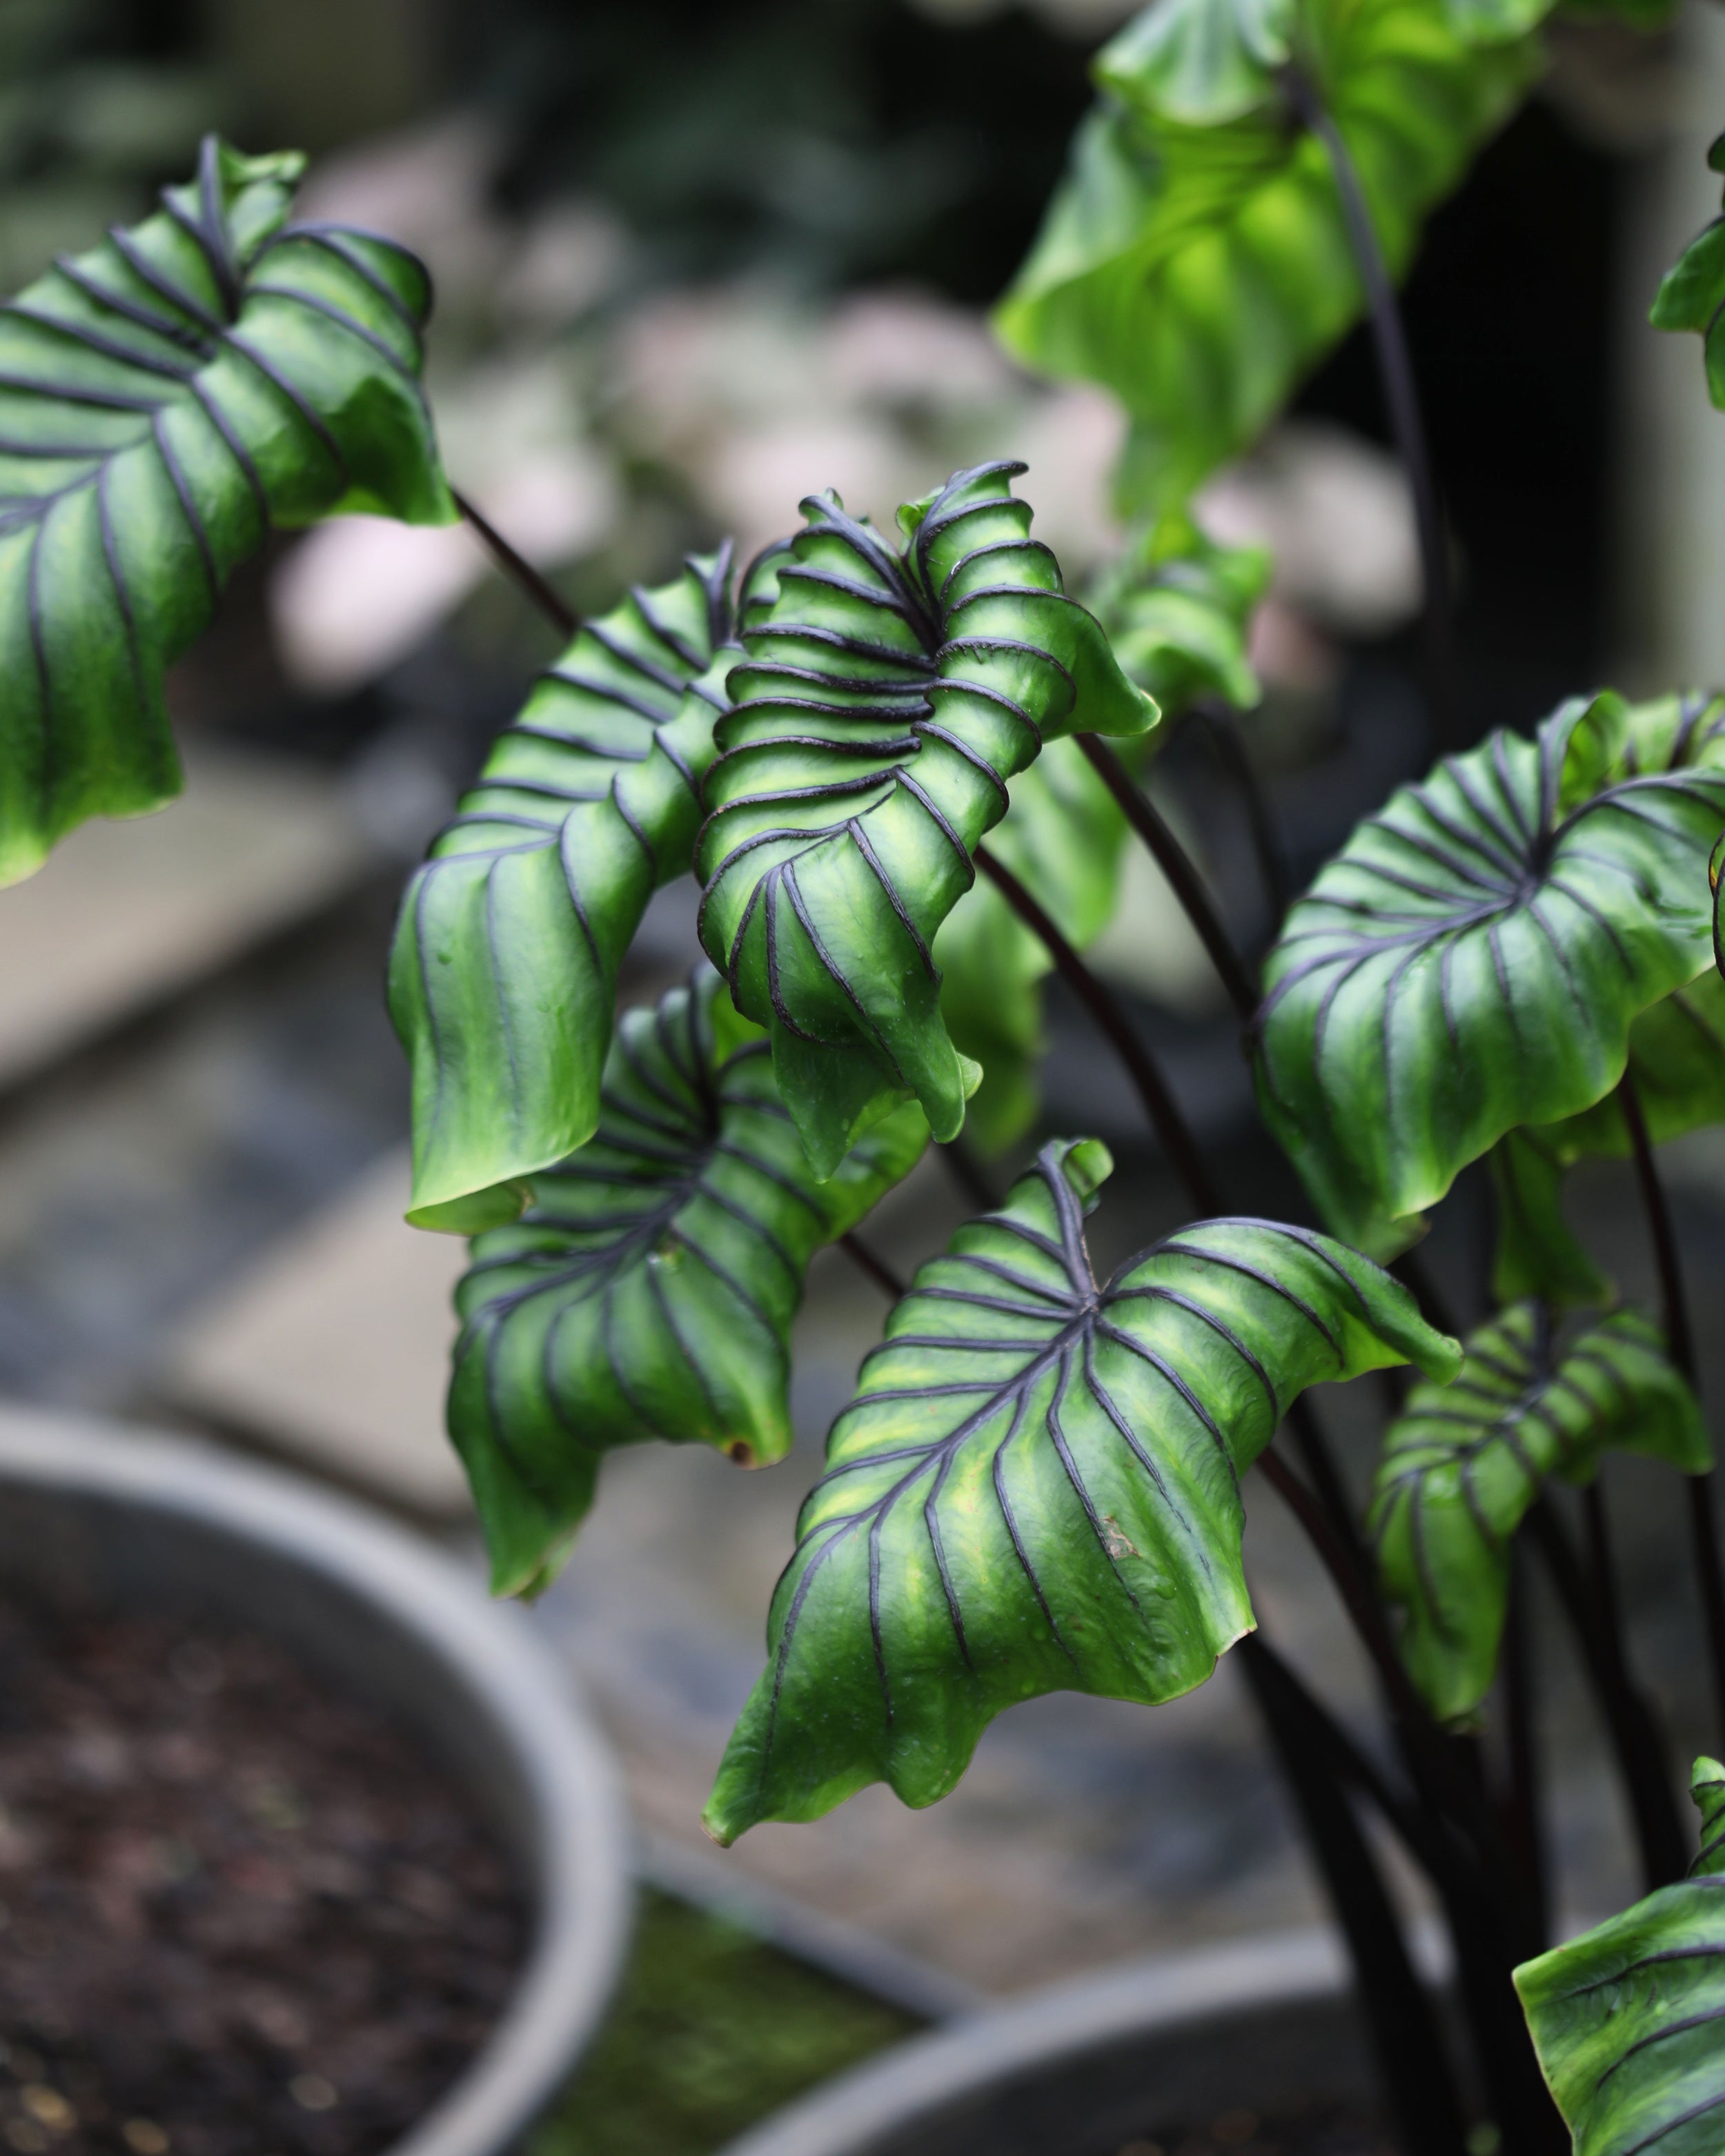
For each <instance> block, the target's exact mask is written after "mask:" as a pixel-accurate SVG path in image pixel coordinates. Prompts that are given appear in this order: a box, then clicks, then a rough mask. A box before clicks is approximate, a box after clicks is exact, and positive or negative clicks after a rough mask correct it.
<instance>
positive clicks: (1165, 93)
mask: <svg viewBox="0 0 1725 2156" xmlns="http://www.w3.org/2000/svg"><path fill="white" fill-rule="evenodd" d="M1286 36H1287V31H1286V23H1285V19H1284V11H1283V9H1282V8H1281V7H1280V6H1279V5H1277V4H1275V0H1265V4H1254V0H1236V4H1234V5H1231V6H1219V5H1217V4H1215V0H1186V4H1183V5H1181V6H1179V7H1178V8H1168V7H1166V6H1161V7H1158V8H1153V9H1151V10H1150V11H1149V12H1148V13H1147V14H1146V15H1145V16H1143V17H1142V18H1139V19H1138V21H1137V22H1136V23H1133V24H1131V25H1129V26H1128V27H1127V29H1126V30H1124V31H1122V33H1121V34H1120V36H1119V37H1118V38H1116V39H1115V41H1114V42H1113V44H1111V45H1109V46H1107V47H1106V48H1105V49H1104V51H1103V53H1102V54H1101V58H1100V59H1099V61H1098V63H1097V74H1098V76H1099V78H1100V80H1101V82H1102V84H1103V85H1104V87H1105V90H1106V93H1107V95H1106V97H1105V100H1104V101H1103V102H1102V103H1101V105H1098V106H1097V107H1096V109H1095V110H1093V111H1092V112H1091V114H1090V115H1089V116H1088V117H1087V118H1086V120H1085V121H1083V123H1082V124H1081V127H1080V129H1079V131H1078V135H1077V137H1076V141H1075V143H1074V146H1073V154H1072V163H1071V168H1070V173H1069V175H1068V177H1067V178H1066V179H1065V182H1063V184H1062V185H1061V187H1060V190H1059V192H1058V193H1056V195H1055V199H1054V201H1053V203H1052V204H1051V205H1050V209H1049V213H1048V216H1047V218H1046V220H1045V223H1044V226H1043V228H1042V231H1041V234H1040V236H1039V238H1038V239H1037V241H1036V244H1035V245H1034V248H1033V249H1032V250H1031V253H1030V255H1029V259H1028V260H1027V261H1026V262H1025V264H1024V267H1023V269H1021V270H1020V271H1019V275H1018V278H1017V280H1016V281H1015V282H1014V285H1013V287H1012V289H1011V290H1010V291H1009V293H1008V295H1007V296H1006V298H1005V300H1004V301H1003V302H1002V303H1001V305H1000V307H999V311H998V312H997V315H996V317H995V319H996V324H997V326H998V328H999V332H1000V334H1001V336H1002V337H1003V338H1004V341H1006V343H1007V344H1008V345H1009V346H1010V347H1011V349H1012V350H1013V351H1014V352H1015V353H1017V354H1018V356H1019V357H1020V358H1022V359H1024V361H1026V362H1028V363H1029V365H1031V366H1033V367H1038V368H1040V369H1041V370H1042V371H1044V372H1047V373H1050V374H1054V375H1059V376H1065V377H1079V378H1081V379H1084V380H1087V381H1094V382H1101V383H1103V384H1104V385H1105V386H1106V387H1107V388H1110V389H1111V390H1113V391H1114V393H1116V394H1117V396H1118V397H1119V398H1120V399H1121V401H1122V403H1123V404H1124V405H1125V406H1126V408H1127V411H1128V412H1129V413H1131V415H1132V421H1133V434H1132V443H1131V446H1130V448H1129V449H1128V453H1127V459H1126V463H1125V465H1124V468H1123V470H1122V482H1121V483H1122V494H1123V495H1124V497H1125V498H1126V500H1127V501H1128V503H1129V504H1130V505H1131V506H1133V507H1135V508H1141V509H1144V510H1149V511H1161V510H1163V509H1166V508H1169V507H1177V506H1179V505H1180V504H1181V503H1183V501H1184V500H1186V499H1187V497H1188V496H1189V494H1190V493H1191V491H1192V490H1193V489H1194V487H1195V486H1196V485H1198V484H1199V481H1200V480H1202V479H1204V476H1205V475H1207V474H1208V473H1209V472H1210V471H1213V470H1214V469H1215V468H1216V467H1217V466H1218V465H1221V464H1223V463H1224V462H1226V460H1227V459H1229V458H1230V457H1232V456H1235V455H1236V454H1238V453H1239V452H1240V450H1242V449H1245V448H1246V447H1247V446H1248V445H1249V444H1250V443H1251V442H1252V441H1253V440H1254V439H1255V438H1256V436H1257V435H1258V434H1260V432H1261V431H1262V429H1264V427H1265V426H1266V424H1267V423H1268V422H1269V421H1270V420H1271V418H1273V417H1274V416H1275V414H1276V412H1277V411H1278V410H1279V409H1280V408H1281V406H1282V404H1283V403H1285V402H1286V399H1287V398H1288V397H1289V395H1290V394H1291V393H1292V391H1293V390H1294V389H1295V388H1296V386H1297V384H1298V383H1299V382H1300V381H1301V377H1303V376H1304V375H1305V374H1306V373H1307V371H1308V370H1309V369H1310V368H1311V367H1312V366H1313V365H1314V364H1315V363H1316V362H1317V360H1318V359H1319V358H1320V357H1322V354H1323V353H1324V352H1326V351H1327V349H1328V348H1329V347H1330V346H1332V344H1334V343H1335V342H1336V341H1337V339H1338V338H1340V337H1341V336H1343V333H1344V332H1345V331H1347V330H1348V328H1349V327H1350V326H1351V325H1352V324H1353V322H1354V321H1356V320H1357V319H1358V316H1359V315H1360V313H1361V311H1362V309H1363V293H1362V289H1361V285H1360V281H1359V277H1358V272H1357V270H1356V269H1355V267H1354V262H1353V254H1352V251H1351V249H1350V248H1349V244H1348V234H1347V230H1346V227H1345V225H1344V223H1343V216H1342V208H1341V202H1340V198H1339V197H1338V195H1337V189H1336V183H1335V178H1334V175H1333V173H1332V169H1331V167H1330V162H1329V159H1328V157H1327V153H1326V151H1325V150H1324V146H1323V145H1322V143H1321V142H1320V141H1318V140H1317V137H1316V136H1312V135H1311V134H1309V133H1307V131H1305V130H1304V129H1303V128H1301V126H1298V125H1297V124H1296V122H1295V121H1293V119H1292V117H1291V114H1290V113H1289V112H1288V111H1287V110H1286V108H1285V105H1284V103H1283V100H1282V98H1281V93H1280V91H1279V90H1277V89H1276V85H1275V84H1274V81H1273V78H1272V77H1271V74H1270V72H1269V70H1270V69H1271V64H1272V61H1273V60H1274V59H1275V58H1276V56H1277V55H1278V54H1279V53H1280V52H1281V48H1282V45H1283V44H1285V42H1286ZM1301 58H1302V63H1303V64H1304V65H1305V66H1306V68H1307V73H1308V74H1310V76H1311V77H1312V80H1313V82H1314V84H1315V86H1316V88H1317V93H1318V95H1320V96H1321V97H1322V100H1323V101H1324V103H1325V105H1327V108H1328V110H1329V111H1330V113H1331V115H1332V117H1333V118H1334V121H1335V122H1336V126H1337V129H1338V130H1339V131H1340V133H1341V136H1342V138H1343V141H1344V142H1345V143H1346V145H1347V146H1348V151H1349V153H1350V155H1351V157H1352V158H1353V162H1354V165H1355V167H1356V168H1357V169H1358V173H1359V176H1360V182H1361V185H1362V187H1363V189H1364V192H1365V196H1366V200H1367V203H1368V207H1369V208H1370V211H1371V214H1372V220H1373V226H1374V228H1375V230H1376V232H1377V234H1378V243H1379V245H1380V247H1381V248H1382V250H1383V253H1384V257H1385V259H1387V261H1388V262H1389V266H1390V269H1391V271H1392V273H1393V274H1394V275H1398V276H1399V275H1400V274H1401V273H1402V271H1403V270H1404V269H1405V268H1406V266H1407V264H1408V263H1409V260H1410V259H1412V255H1413V252H1414V245H1415V244H1416V242H1417V239H1418V238H1419V234H1420V226H1421V224H1422V223H1423V220H1424V219H1425V216H1426V214H1427V213H1428V212H1429V211H1430V210H1431V209H1432V208H1434V207H1435V205H1436V204H1437V203H1439V202H1440V201H1441V200H1442V199H1443V198H1444V197H1445V195H1447V194H1448V193H1450V190H1451V189H1452V188H1453V187H1455V185H1456V183H1457V182H1459V181H1460V180H1461V177H1462V176H1463V174H1464V173H1465V172H1466V169H1467V167H1468V164H1469V162H1470V161H1471V158H1472V157H1473V155H1474V153H1475V151H1476V150H1477V149H1478V148H1479V146H1481V143H1482V142H1484V141H1486V138H1487V137H1488V136H1490V135H1491V134H1492V133H1493V132H1494V131H1495V130H1496V129H1497V127H1498V126H1500V125H1501V124H1502V122H1503V121H1504V120H1506V119H1507V117H1508V115H1509V114H1510V113H1511V111H1512V110H1513V109H1514V106H1515V105H1516V104H1517V100H1519V98H1520V96H1521V95H1522V92H1523V90H1525V88H1526V87H1527V84H1528V82H1529V80H1531V78H1532V74H1533V72H1534V70H1535V69H1536V67H1537V64H1538V55H1537V54H1536V52H1535V50H1534V49H1533V47H1532V44H1529V43H1527V42H1526V41H1522V42H1511V43H1508V44H1497V45H1494V46H1491V48H1489V49H1485V48H1481V47H1479V46H1476V44H1473V43H1471V41H1470V38H1469V37H1468V35H1467V34H1466V33H1464V31H1463V30H1461V28H1458V27H1457V26H1456V24H1455V22H1454V21H1453V20H1452V19H1451V18H1450V15H1449V14H1448V13H1446V11H1445V8H1443V7H1442V6H1441V5H1440V4H1439V0H1316V4H1314V5H1312V6H1311V7H1308V8H1303V9H1302V10H1301ZM1194 123H1197V124H1194Z"/></svg>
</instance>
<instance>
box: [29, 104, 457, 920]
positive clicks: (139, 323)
mask: <svg viewBox="0 0 1725 2156" xmlns="http://www.w3.org/2000/svg"><path fill="white" fill-rule="evenodd" d="M302 162H303V161H302V160H301V159H300V157H298V155H297V154H295V153H294V152H291V151H286V152H282V153H280V154H279V155H276V156H275V157H240V156H239V154H238V153H237V152H236V151H233V150H230V149H228V147H227V146H226V145H225V144H223V143H220V142H218V141H216V139H215V138H214V137H213V136H211V137H209V138H208V140H207V141H205V143H204V145H203V151H202V153H201V155H200V157H199V162H198V176H197V177H196V179H195V180H193V181H192V182H188V183H187V185H186V186H183V187H168V188H165V189H164V190H163V192H162V208H161V210H160V211H159V212H158V213H157V214H156V215H155V216H153V217H151V218H147V219H146V221H145V222H144V223H141V224H139V225H135V226H134V227H132V228H131V230H130V231H125V230H121V228H119V227H117V226H116V228H114V229H113V230H112V232H111V233H110V235H109V237H108V239H106V240H105V241H104V242H103V244H101V245H100V247H97V248H95V249H92V250H91V251H90V253H88V254H82V255H80V256H79V257H77V259H75V260H74V259H71V258H69V257H67V256H64V255H63V256H61V257H60V258H59V259H58V261H57V262H56V264H55V265H54V269H52V270H50V271H49V274H48V275H46V276H44V277H42V278H39V280H37V282H36V283H34V284H33V285H28V286H27V287H26V288H25V290H23V291H22V292H20V293H19V294H18V297H17V298H16V299H14V300H10V301H8V303H7V304H6V305H4V306H3V307H0V497H3V499H0V589H3V590H5V591H7V592H8V593H10V594H11V597H10V598H9V599H8V602H7V603H6V606H5V608H4V610H3V613H0V681H3V684H4V685H3V687H0V883H11V882H13V881H15V880H17V879H18V877H20V876H25V875H29V873H30V872H31V870H33V869H35V868H37V867H39V865H40V864H41V862H42V861H43V860H44V858H45V856H46V855H47V853H48V851H49V848H50V847H51V846H52V845H53V844H54V842H55V841H56V840H57V839H60V838H62V837H64V834H66V832H68V831H69V830H70V829H72V828H73V827H74V825H75V824H80V823H81V822H83V821H84V819H85V818H86V817H90V816H133V815H137V814H141V813H142V812H143V811H145V810H146V809H151V808H159V807H161V805H162V803H164V802H165V801H167V800H170V799H172V797H173V796H174V795H175V794H176V793H178V792H179V790H180V784H181V774H180V763H179V757H178V756H177V752H176V751H175V748H174V743H173V737H172V732H171V731H170V730H169V726H168V721H167V708H166V706H165V704H164V702H163V699H162V677H163V675H164V673H165V671H166V670H167V667H168V666H169V665H171V664H172V661H173V660H175V659H177V657H178V656H179V655H180V654H181V653H182V652H183V651H184V650H185V649H187V646H188V645H189V644H191V643H192V641H193V639H194V638H195V637H196V636H197V635H198V632H199V631H200V630H201V629H203V627H204V626H205V624H207V623H208V621H209V619H210V617H211V615H212V614H213V612H214V610H215V605H216V601H217V598H218V596H219V594H220V592H221V589H222V587H223V584H224V583H226V582H227V579H228V576H229V574H230V573H231V572H232V571H233V569H234V567H235V566H236V564H237V563H239V562H242V561H244V559H245V558H246V557H248V556H249V555H251V554H254V553H255V552H257V550H258V549H259V547H260V546H262V544H263V543H264V540H265V539H266V538H267V537H268V536H269V534H270V531H272V530H282V529H288V528H291V527H292V526H296V525H301V524H307V523H310V522H311V521H312V520H313V519H314V518H316V517H319V516H327V515H330V514H331V513H332V512H335V511H343V510H373V511H381V512H382V513H384V514H386V515H389V516H399V517H403V518H405V519H407V520H408V521H409V522H412V523H419V524H440V523H447V522H449V521H450V520H451V519H452V518H453V517H454V514H455V511H454V504H453V502H452V501H451V500H450V497H449V490H448V489H447V488H446V487H445V485H444V480H443V477H442V475H441V472H440V471H439V466H438V460H437V451H436V447H435V444H434V440H433V437H432V430H431V421H430V418H429V415H428V413H427V412H426V409H425V404H424V398H423V397H422V395H421V393H420V386H419V363H420V331H421V330H422V329H423V327H424V322H425V318H426V316H427V314H428V312H429V308H430V304H431V288H430V284H429V280H428V279H427V277H426V275H425V272H424V269H423V268H422V267H421V265H420V264H418V262H417V261H415V260H414V259H413V256H412V255H410V254H407V253H406V252H405V251H404V250H403V249H401V248H398V247H397V246H395V245H393V244H392V243H391V242H390V241H388V240H385V239H376V238H374V237H373V236H372V234H368V233H359V232H350V231H348V230H347V228H345V227H342V226H339V225H328V224H306V225H295V224H290V223H288V222H287V218H288V213H289V208H290V203H291V201H292V198H293V188H294V183H295V181H296V180H297V179H298V177H299V175H300V168H301V165H302Z"/></svg>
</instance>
